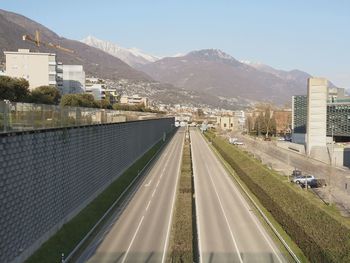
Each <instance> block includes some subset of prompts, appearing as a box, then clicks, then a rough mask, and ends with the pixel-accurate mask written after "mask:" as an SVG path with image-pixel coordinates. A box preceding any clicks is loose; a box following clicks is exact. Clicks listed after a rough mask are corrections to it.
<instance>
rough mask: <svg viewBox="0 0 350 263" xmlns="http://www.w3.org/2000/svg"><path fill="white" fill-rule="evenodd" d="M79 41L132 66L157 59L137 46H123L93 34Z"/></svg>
mask: <svg viewBox="0 0 350 263" xmlns="http://www.w3.org/2000/svg"><path fill="white" fill-rule="evenodd" d="M81 42H82V43H85V44H87V45H89V46H91V47H95V48H98V49H100V50H102V51H104V52H106V53H108V54H110V55H112V56H114V57H117V58H119V59H121V60H122V61H124V62H125V63H127V64H128V65H130V66H132V67H137V66H141V65H144V64H148V63H151V62H155V61H157V60H159V58H158V57H156V56H152V55H148V54H146V53H144V52H142V51H141V50H139V49H137V48H123V47H120V46H118V45H117V44H114V43H112V42H109V41H103V40H100V39H98V38H96V37H94V36H87V37H86V38H84V39H82V40H81Z"/></svg>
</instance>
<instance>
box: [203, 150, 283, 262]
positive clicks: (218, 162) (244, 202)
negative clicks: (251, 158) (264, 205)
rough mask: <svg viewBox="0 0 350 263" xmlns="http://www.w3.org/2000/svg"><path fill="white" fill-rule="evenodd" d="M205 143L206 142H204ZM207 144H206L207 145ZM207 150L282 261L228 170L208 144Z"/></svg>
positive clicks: (278, 258)
mask: <svg viewBox="0 0 350 263" xmlns="http://www.w3.org/2000/svg"><path fill="white" fill-rule="evenodd" d="M206 145H207V144H206ZM207 146H208V145H207ZM208 150H209V151H210V152H211V153H210V155H212V157H213V158H214V162H215V163H216V164H217V165H218V167H220V169H221V172H222V173H224V174H225V176H224V177H225V178H226V180H227V181H228V183H229V184H231V188H232V190H234V191H233V192H234V193H235V195H236V196H238V198H239V200H240V202H241V204H242V205H243V207H244V208H245V209H246V210H247V211H248V214H249V216H250V218H251V220H252V221H253V222H254V224H255V225H256V227H257V228H258V230H259V232H260V233H261V234H262V236H263V238H264V239H265V240H266V242H267V244H268V245H269V247H270V248H271V249H272V251H273V252H274V254H275V256H276V258H277V260H278V261H279V262H281V263H282V262H283V261H282V259H281V258H280V256H279V255H278V253H277V252H276V250H275V248H274V247H273V245H272V244H271V241H270V239H269V238H268V237H267V236H266V233H265V232H264V231H263V230H262V228H261V225H260V224H258V222H257V218H256V217H255V213H254V214H252V213H249V211H251V212H254V211H253V210H252V209H251V207H249V205H248V203H247V202H246V200H245V199H244V198H243V196H242V194H241V193H240V192H239V190H238V188H237V186H236V185H235V184H234V183H233V181H232V180H231V178H230V177H229V174H228V172H227V171H226V170H225V169H224V168H223V166H222V163H221V162H220V161H219V160H218V159H217V157H216V156H215V154H214V153H213V151H212V150H211V149H210V148H209V146H208Z"/></svg>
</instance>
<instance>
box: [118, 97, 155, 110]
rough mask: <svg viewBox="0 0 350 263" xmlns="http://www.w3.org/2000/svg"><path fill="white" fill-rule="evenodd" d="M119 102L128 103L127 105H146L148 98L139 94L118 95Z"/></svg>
mask: <svg viewBox="0 0 350 263" xmlns="http://www.w3.org/2000/svg"><path fill="white" fill-rule="evenodd" d="M120 103H121V104H129V105H140V104H143V105H144V106H145V107H148V98H146V97H140V96H139V95H133V96H127V95H123V96H121V97H120Z"/></svg>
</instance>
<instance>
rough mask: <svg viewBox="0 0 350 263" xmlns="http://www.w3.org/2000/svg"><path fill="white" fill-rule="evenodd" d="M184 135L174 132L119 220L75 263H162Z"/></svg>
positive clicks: (167, 239) (164, 256)
mask: <svg viewBox="0 0 350 263" xmlns="http://www.w3.org/2000/svg"><path fill="white" fill-rule="evenodd" d="M184 134H185V133H184V130H182V129H180V130H178V131H177V133H176V134H175V135H174V137H173V138H172V140H171V141H170V142H169V144H168V145H167V146H166V148H165V149H164V150H163V152H162V153H161V155H160V157H159V158H158V160H156V161H155V163H154V165H153V166H152V168H151V169H150V170H149V171H148V174H147V175H146V177H145V179H144V180H143V182H142V184H140V187H139V189H138V190H137V191H136V192H135V193H134V196H133V197H132V199H131V200H130V202H129V203H128V205H127V206H126V207H125V209H124V211H123V212H122V214H121V215H120V216H119V218H118V219H117V220H115V222H113V224H111V226H110V227H109V228H108V229H107V231H106V233H104V234H103V235H98V237H97V239H95V240H94V241H93V242H92V244H91V245H90V246H89V247H88V248H87V249H86V251H85V253H83V255H82V256H81V257H80V259H79V260H78V262H86V261H87V262H99V263H104V262H105V263H107V262H121V263H123V262H165V261H166V256H167V249H168V243H169V235H170V230H171V221H172V214H173V210H174V209H173V208H174V203H175V197H176V188H177V182H178V178H179V174H180V165H181V158H182V149H183V142H184Z"/></svg>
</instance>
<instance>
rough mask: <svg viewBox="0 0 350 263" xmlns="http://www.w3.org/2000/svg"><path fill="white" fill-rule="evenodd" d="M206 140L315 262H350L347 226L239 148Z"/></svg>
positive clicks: (219, 139) (213, 138)
mask: <svg viewBox="0 0 350 263" xmlns="http://www.w3.org/2000/svg"><path fill="white" fill-rule="evenodd" d="M206 136H207V137H208V138H209V139H210V140H211V141H212V144H213V146H214V147H215V148H216V149H217V150H218V152H219V153H220V154H221V155H222V157H223V158H224V159H225V160H226V162H227V163H228V164H229V165H230V166H231V167H232V168H233V169H234V170H235V172H236V173H237V175H238V176H239V177H240V178H241V180H242V181H243V182H244V183H245V184H246V185H247V187H248V188H249V189H250V191H252V192H253V193H254V195H255V196H256V197H257V198H258V199H259V200H260V202H261V203H262V205H263V206H264V207H265V208H266V209H267V210H268V211H269V212H270V213H271V214H272V216H273V217H274V218H275V219H276V220H277V221H278V222H279V224H280V225H281V226H282V227H283V229H284V230H285V231H286V232H287V233H288V235H289V236H290V237H291V238H292V239H293V240H294V242H295V243H296V244H297V245H298V246H299V247H300V248H301V249H302V251H303V252H304V254H305V255H306V256H307V257H308V258H309V260H310V261H311V262H350V229H349V228H348V227H347V226H345V225H343V224H342V223H341V222H339V221H337V220H336V218H334V217H332V216H331V215H329V214H328V213H327V212H326V211H324V210H322V209H321V208H320V207H318V206H317V205H315V204H314V203H312V202H311V201H310V200H308V199H307V198H306V197H305V196H303V195H302V194H301V193H300V192H299V191H296V189H293V188H292V187H291V186H290V185H288V184H285V183H284V182H283V181H282V180H281V178H279V176H278V175H276V174H275V173H274V172H273V171H270V170H268V169H266V167H264V166H263V165H262V164H261V163H259V162H257V161H256V160H254V159H252V158H251V157H250V156H249V155H248V154H246V153H245V152H243V151H242V150H240V149H239V148H237V147H235V146H233V145H230V144H229V143H228V142H226V141H225V140H224V139H223V138H220V137H215V135H213V134H211V133H206Z"/></svg>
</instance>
